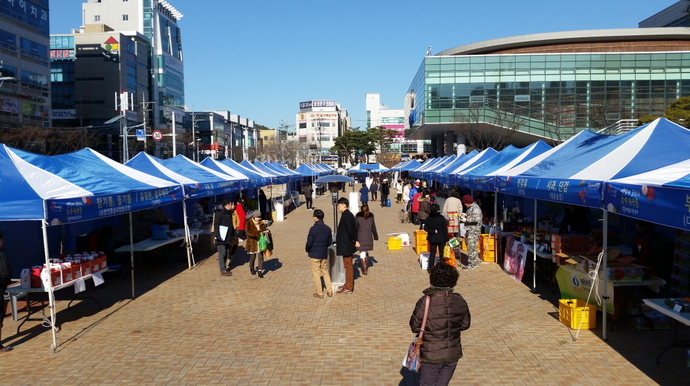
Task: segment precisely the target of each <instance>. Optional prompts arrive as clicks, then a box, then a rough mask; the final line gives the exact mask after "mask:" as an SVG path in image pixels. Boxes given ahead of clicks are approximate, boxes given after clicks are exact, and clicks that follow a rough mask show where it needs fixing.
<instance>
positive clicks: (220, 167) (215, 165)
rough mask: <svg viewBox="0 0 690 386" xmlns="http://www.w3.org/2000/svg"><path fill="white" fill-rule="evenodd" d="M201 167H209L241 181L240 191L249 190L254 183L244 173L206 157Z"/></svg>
mask: <svg viewBox="0 0 690 386" xmlns="http://www.w3.org/2000/svg"><path fill="white" fill-rule="evenodd" d="M199 164H200V165H201V166H204V167H207V168H209V169H211V170H215V171H217V172H219V173H223V174H227V175H229V176H231V177H234V178H239V179H240V189H247V188H249V187H252V184H253V183H254V182H253V181H252V179H251V177H250V176H248V175H245V174H242V172H239V171H237V170H235V169H233V168H231V167H230V166H228V165H226V164H224V163H222V162H220V161H218V160H215V159H213V158H211V157H206V158H205V159H204V160H203V161H201V162H200V163H199Z"/></svg>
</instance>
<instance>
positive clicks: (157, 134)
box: [151, 130, 163, 141]
mask: <svg viewBox="0 0 690 386" xmlns="http://www.w3.org/2000/svg"><path fill="white" fill-rule="evenodd" d="M151 136H152V137H153V139H155V140H156V141H160V140H161V139H163V133H161V132H160V131H159V130H154V131H153V133H151Z"/></svg>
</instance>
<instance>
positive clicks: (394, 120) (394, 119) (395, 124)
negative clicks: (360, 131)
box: [364, 93, 429, 156]
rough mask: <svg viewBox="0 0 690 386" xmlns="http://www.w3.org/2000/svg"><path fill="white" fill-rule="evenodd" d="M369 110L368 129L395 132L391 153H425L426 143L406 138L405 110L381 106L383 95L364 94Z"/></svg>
mask: <svg viewBox="0 0 690 386" xmlns="http://www.w3.org/2000/svg"><path fill="white" fill-rule="evenodd" d="M364 98H365V100H366V110H367V127H384V128H386V129H389V130H395V131H396V132H397V135H396V136H395V140H394V141H395V142H394V143H393V144H392V145H391V149H390V151H391V152H393V153H396V154H400V155H401V156H403V154H405V155H408V156H409V155H419V154H422V153H424V141H421V140H410V139H406V138H405V110H403V109H389V108H388V107H387V106H385V105H383V104H381V94H378V93H367V94H364ZM427 142H429V141H427Z"/></svg>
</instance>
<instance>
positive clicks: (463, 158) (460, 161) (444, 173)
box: [436, 150, 479, 185]
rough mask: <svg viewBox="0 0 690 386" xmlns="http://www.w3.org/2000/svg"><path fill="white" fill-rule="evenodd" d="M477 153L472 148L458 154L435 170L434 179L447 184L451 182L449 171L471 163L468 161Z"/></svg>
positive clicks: (460, 168)
mask: <svg viewBox="0 0 690 386" xmlns="http://www.w3.org/2000/svg"><path fill="white" fill-rule="evenodd" d="M477 154H479V152H478V151H476V150H472V151H471V152H469V153H467V154H460V155H459V156H458V157H457V158H456V159H455V161H453V162H451V163H450V164H449V165H446V166H445V167H444V168H443V169H441V170H439V171H438V172H437V175H436V181H438V182H441V183H443V184H447V185H449V184H450V183H451V173H452V172H454V171H455V170H462V169H464V168H466V167H467V166H468V165H471V162H470V161H471V160H472V158H474V157H476V156H477Z"/></svg>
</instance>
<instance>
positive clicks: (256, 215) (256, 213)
mask: <svg viewBox="0 0 690 386" xmlns="http://www.w3.org/2000/svg"><path fill="white" fill-rule="evenodd" d="M252 217H256V218H261V212H259V211H258V210H255V211H254V213H252Z"/></svg>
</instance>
